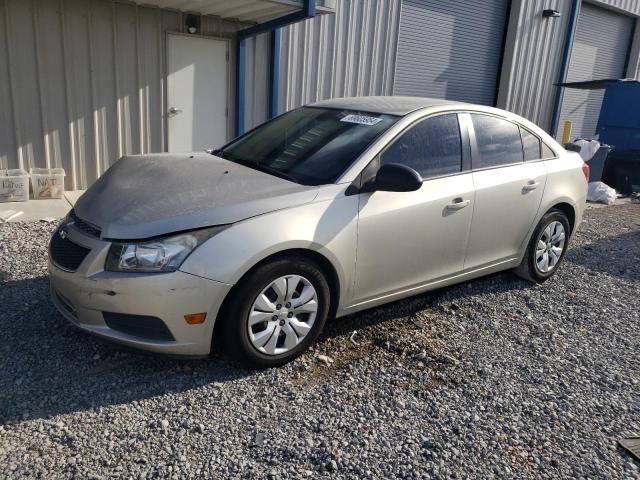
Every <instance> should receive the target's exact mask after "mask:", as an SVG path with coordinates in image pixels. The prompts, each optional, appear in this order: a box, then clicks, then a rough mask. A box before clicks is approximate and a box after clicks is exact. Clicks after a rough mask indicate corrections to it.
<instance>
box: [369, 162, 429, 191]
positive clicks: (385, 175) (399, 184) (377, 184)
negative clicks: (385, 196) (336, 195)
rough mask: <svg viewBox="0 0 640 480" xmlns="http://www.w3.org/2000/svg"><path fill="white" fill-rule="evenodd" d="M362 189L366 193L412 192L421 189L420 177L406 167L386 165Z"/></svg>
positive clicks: (396, 164)
mask: <svg viewBox="0 0 640 480" xmlns="http://www.w3.org/2000/svg"><path fill="white" fill-rule="evenodd" d="M364 187H365V188H364V190H365V191H367V192H375V191H376V190H378V191H381V192H414V191H416V190H418V189H419V188H420V187H422V176H421V175H420V174H419V173H418V172H416V171H415V170H414V169H413V168H411V167H407V166H406V165H401V164H399V163H387V164H386V165H383V166H381V167H380V169H378V173H377V174H376V176H375V178H374V179H373V180H372V181H370V182H369V183H367V184H365V185H364Z"/></svg>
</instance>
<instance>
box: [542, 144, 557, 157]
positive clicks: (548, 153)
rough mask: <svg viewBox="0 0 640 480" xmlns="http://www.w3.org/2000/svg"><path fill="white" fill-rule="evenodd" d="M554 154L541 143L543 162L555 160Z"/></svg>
mask: <svg viewBox="0 0 640 480" xmlns="http://www.w3.org/2000/svg"><path fill="white" fill-rule="evenodd" d="M556 156H557V155H556V154H555V152H554V151H553V150H551V147H549V146H548V145H547V144H546V143H544V142H542V158H544V159H545V160H547V159H549V158H556Z"/></svg>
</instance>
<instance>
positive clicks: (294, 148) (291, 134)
mask: <svg viewBox="0 0 640 480" xmlns="http://www.w3.org/2000/svg"><path fill="white" fill-rule="evenodd" d="M397 119H398V117H396V116H394V115H383V114H377V113H367V112H357V111H352V110H337V109H330V108H316V107H303V108H298V109H296V110H292V111H291V112H288V113H285V114H284V115H281V116H280V117H278V118H275V119H274V120H271V121H270V122H267V123H265V124H263V125H261V126H259V127H258V128H256V129H254V130H252V131H250V132H249V133H247V134H246V135H243V136H241V137H239V138H237V139H236V140H234V141H233V142H231V143H230V144H229V145H227V146H225V147H223V148H222V149H220V150H216V151H214V152H213V153H214V155H218V156H221V157H222V158H225V159H227V160H230V161H232V162H236V163H240V164H242V165H246V166H248V167H251V168H255V169H257V170H262V171H266V172H268V173H271V174H273V175H276V176H280V177H283V178H286V179H289V180H291V181H294V182H297V183H301V184H304V185H324V184H328V183H333V182H335V181H336V180H337V179H338V178H339V177H340V175H341V174H342V173H344V171H345V170H346V169H347V168H348V167H349V166H350V165H351V164H352V163H353V162H354V161H355V160H356V159H357V158H358V156H360V154H361V153H362V152H364V150H365V149H366V148H367V147H368V146H369V145H370V144H371V143H372V142H373V140H374V139H375V138H376V137H378V136H379V135H380V134H381V133H382V132H384V131H385V130H387V129H388V128H389V127H390V126H391V125H393V124H394V123H395V122H396V120H397Z"/></svg>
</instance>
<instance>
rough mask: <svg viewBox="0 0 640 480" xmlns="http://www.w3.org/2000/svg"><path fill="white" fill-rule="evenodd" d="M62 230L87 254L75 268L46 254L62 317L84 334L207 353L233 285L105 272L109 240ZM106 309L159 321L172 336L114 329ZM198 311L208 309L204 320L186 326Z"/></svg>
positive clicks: (150, 348)
mask: <svg viewBox="0 0 640 480" xmlns="http://www.w3.org/2000/svg"><path fill="white" fill-rule="evenodd" d="M66 232H67V235H68V237H69V239H70V240H71V241H73V242H74V243H77V244H79V245H82V246H84V247H86V248H89V249H90V250H91V252H90V253H89V254H88V255H87V257H86V258H85V259H84V261H83V262H82V263H81V264H80V266H79V267H78V269H77V270H76V271H74V272H70V271H67V270H64V269H62V268H60V267H59V266H57V265H56V264H55V263H54V262H53V261H52V259H51V258H49V274H50V289H51V299H52V301H53V303H54V305H55V306H56V308H57V309H58V310H59V311H60V313H62V315H63V316H64V317H65V318H67V319H68V320H69V321H71V322H72V323H73V324H75V325H76V326H77V327H79V328H80V329H82V330H84V331H86V332H88V333H91V334H94V335H97V336H99V337H102V338H106V339H108V340H112V341H115V342H118V343H121V344H124V345H127V346H129V347H134V348H139V349H143V350H148V351H152V352H157V353H166V354H172V355H184V356H201V355H207V354H208V353H209V352H210V348H211V336H212V334H213V326H214V322H215V320H216V317H217V315H218V310H219V308H220V305H221V304H222V301H223V300H224V298H225V297H226V295H227V293H228V292H229V290H230V289H231V285H228V284H225V283H221V282H216V281H213V280H208V279H205V278H202V277H198V276H195V275H191V274H188V273H184V272H180V271H177V272H171V273H147V274H140V273H118V272H106V271H104V270H103V267H104V261H105V258H106V255H107V252H108V250H109V245H110V244H109V242H104V241H102V240H99V239H97V238H92V237H89V236H87V235H85V234H84V233H83V232H80V231H78V230H76V229H74V228H73V226H70V227H67V228H66ZM105 312H106V313H107V315H109V314H116V315H117V314H122V315H120V316H119V317H121V318H126V319H127V321H128V322H135V321H136V318H140V319H144V317H146V318H147V319H148V318H149V317H152V319H155V321H158V319H159V321H161V323H163V324H164V326H165V327H166V329H165V330H168V332H170V334H168V335H164V336H163V337H162V338H158V336H157V335H146V334H145V333H144V332H145V330H144V329H136V328H133V329H131V328H126V329H124V330H125V331H123V329H121V328H118V329H115V328H112V327H113V323H111V324H110V325H111V326H109V325H108V324H107V323H108V322H107V321H106V320H105ZM200 312H207V316H206V320H205V322H204V323H202V324H197V325H189V324H188V323H187V322H186V321H185V319H184V315H186V314H190V313H200ZM111 316H113V315H111ZM135 316H140V317H135ZM133 327H135V325H133ZM131 331H134V332H135V334H132V333H131Z"/></svg>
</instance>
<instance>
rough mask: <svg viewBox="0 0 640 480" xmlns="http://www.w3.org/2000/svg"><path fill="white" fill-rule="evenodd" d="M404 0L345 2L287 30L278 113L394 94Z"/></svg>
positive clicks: (284, 37) (284, 34)
mask: <svg viewBox="0 0 640 480" xmlns="http://www.w3.org/2000/svg"><path fill="white" fill-rule="evenodd" d="M399 19H400V0H340V1H339V2H338V3H337V5H336V13H335V14H334V15H323V16H321V17H316V18H314V19H310V20H306V21H304V22H301V23H297V24H293V25H290V26H288V27H286V28H284V29H283V33H282V46H281V56H280V58H281V64H280V75H281V82H280V93H279V102H280V103H279V111H280V112H284V111H287V110H290V109H292V108H295V107H298V106H300V105H303V104H306V103H310V102H314V101H317V100H322V99H326V98H334V97H345V96H353V95H391V94H392V92H393V75H394V68H395V56H396V47H397V39H398V23H399Z"/></svg>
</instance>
